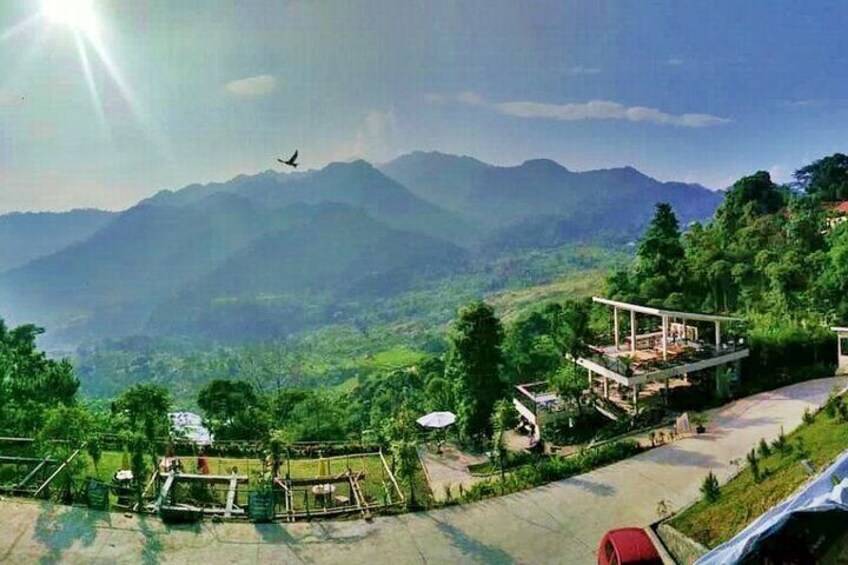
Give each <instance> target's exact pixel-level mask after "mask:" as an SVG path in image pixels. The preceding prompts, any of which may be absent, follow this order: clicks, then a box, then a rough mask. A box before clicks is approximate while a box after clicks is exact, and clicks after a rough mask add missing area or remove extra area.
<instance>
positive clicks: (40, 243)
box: [0, 209, 118, 272]
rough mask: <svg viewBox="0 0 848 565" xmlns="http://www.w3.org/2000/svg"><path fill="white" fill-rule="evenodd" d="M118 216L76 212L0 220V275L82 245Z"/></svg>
mask: <svg viewBox="0 0 848 565" xmlns="http://www.w3.org/2000/svg"><path fill="white" fill-rule="evenodd" d="M117 215H118V214H117V213H116V212H106V211H103V210H93V209H79V210H71V211H69V212H13V213H11V214H6V215H3V216H0V272H2V271H7V270H9V269H14V268H16V267H20V266H23V265H25V264H27V263H29V262H30V261H33V260H35V259H38V258H39V257H44V256H46V255H50V254H51V253H55V252H56V251H60V250H61V249H64V248H65V247H68V246H69V245H73V244H74V243H77V242H80V241H83V240H85V239H87V238H88V237H90V236H91V235H93V234H94V233H95V232H97V231H98V230H99V229H101V228H102V227H104V226H105V225H106V224H108V223H109V222H110V221H112V220H113V219H114V218H115V217H116V216H117Z"/></svg>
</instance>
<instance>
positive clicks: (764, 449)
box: [757, 439, 771, 457]
mask: <svg viewBox="0 0 848 565" xmlns="http://www.w3.org/2000/svg"><path fill="white" fill-rule="evenodd" d="M757 451H758V452H759V454H760V457H768V456H769V455H771V448H770V447H769V444H768V442H767V441H766V440H765V439H760V446H759V447H758V448H757Z"/></svg>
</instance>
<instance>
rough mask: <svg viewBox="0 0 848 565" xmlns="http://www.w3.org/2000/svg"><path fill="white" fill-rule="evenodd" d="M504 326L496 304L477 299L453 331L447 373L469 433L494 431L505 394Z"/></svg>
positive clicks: (461, 421)
mask: <svg viewBox="0 0 848 565" xmlns="http://www.w3.org/2000/svg"><path fill="white" fill-rule="evenodd" d="M503 337H504V332H503V327H502V325H501V322H500V320H498V318H497V316H495V312H494V310H492V307H491V306H489V305H487V304H486V303H484V302H477V303H474V304H472V305H470V306H467V307H465V308H463V309H462V310H460V312H459V318H458V319H457V321H456V323H455V324H454V328H453V331H452V333H451V340H450V341H451V345H450V350H449V351H448V356H447V367H446V369H445V374H446V376H447V378H448V379H450V380H452V381H453V382H454V383H455V386H456V390H457V398H458V406H457V408H458V412H459V413H458V416H459V427H460V430H461V431H462V432H463V434H464V435H465V436H466V437H469V438H471V437H479V436H489V435H491V414H492V410H493V408H494V405H495V402H497V401H498V400H499V399H501V398H503V396H504V394H505V391H506V385H505V383H504V381H503V379H502V378H501V365H502V363H503V353H502V350H501V346H502V344H503Z"/></svg>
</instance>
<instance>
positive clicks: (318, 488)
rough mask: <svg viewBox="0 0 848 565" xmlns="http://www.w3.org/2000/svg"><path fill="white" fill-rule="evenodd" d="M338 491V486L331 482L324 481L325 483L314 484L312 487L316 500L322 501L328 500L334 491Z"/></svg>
mask: <svg viewBox="0 0 848 565" xmlns="http://www.w3.org/2000/svg"><path fill="white" fill-rule="evenodd" d="M334 492H336V486H335V485H332V484H330V483H324V484H323V485H314V486H313V487H312V494H314V495H315V499H316V500H321V501H322V502H326V501H327V500H328V499H330V498H331V497H332V496H333V493H334Z"/></svg>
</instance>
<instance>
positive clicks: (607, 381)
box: [603, 377, 609, 399]
mask: <svg viewBox="0 0 848 565" xmlns="http://www.w3.org/2000/svg"><path fill="white" fill-rule="evenodd" d="M603 379H604V398H607V399H609V379H608V378H606V377H603Z"/></svg>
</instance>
